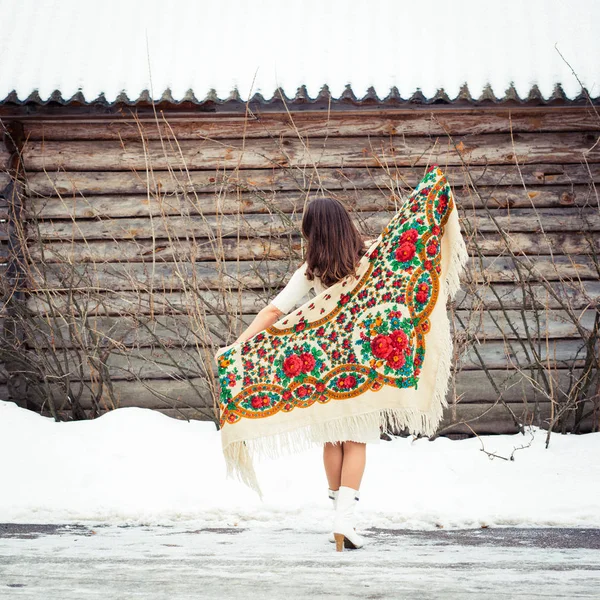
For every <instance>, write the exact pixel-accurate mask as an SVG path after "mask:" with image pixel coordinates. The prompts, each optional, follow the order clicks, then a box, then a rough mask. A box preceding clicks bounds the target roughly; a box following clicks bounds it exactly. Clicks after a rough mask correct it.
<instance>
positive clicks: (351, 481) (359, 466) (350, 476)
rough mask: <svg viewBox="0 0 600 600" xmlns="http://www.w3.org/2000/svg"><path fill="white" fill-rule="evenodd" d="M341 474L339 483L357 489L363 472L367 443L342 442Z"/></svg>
mask: <svg viewBox="0 0 600 600" xmlns="http://www.w3.org/2000/svg"><path fill="white" fill-rule="evenodd" d="M342 446H343V447H342V452H343V461H342V476H341V478H340V485H343V486H345V487H349V488H352V489H353V490H358V489H359V488H360V482H361V480H362V476H363V473H364V472H365V463H366V461H367V444H365V443H363V442H349V441H348V442H342Z"/></svg>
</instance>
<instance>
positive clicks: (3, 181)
mask: <svg viewBox="0 0 600 600" xmlns="http://www.w3.org/2000/svg"><path fill="white" fill-rule="evenodd" d="M10 181H11V179H10V175H9V174H8V173H7V172H6V171H3V170H2V169H0V190H3V189H4V188H5V187H6V186H7V185H8V184H9V183H10Z"/></svg>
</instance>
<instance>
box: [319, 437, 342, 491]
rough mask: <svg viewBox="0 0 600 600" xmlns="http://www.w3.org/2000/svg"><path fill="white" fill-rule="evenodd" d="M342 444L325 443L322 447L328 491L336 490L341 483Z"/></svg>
mask: <svg viewBox="0 0 600 600" xmlns="http://www.w3.org/2000/svg"><path fill="white" fill-rule="evenodd" d="M342 459H343V453H342V444H332V443H330V442H327V443H326V444H325V445H324V446H323V464H324V465H325V474H326V475H327V482H328V483H329V489H331V490H338V489H339V487H340V484H341V481H342Z"/></svg>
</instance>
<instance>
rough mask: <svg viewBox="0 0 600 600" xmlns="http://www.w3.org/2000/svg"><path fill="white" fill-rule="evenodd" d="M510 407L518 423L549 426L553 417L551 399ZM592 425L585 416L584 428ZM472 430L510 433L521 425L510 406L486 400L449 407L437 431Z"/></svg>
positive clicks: (589, 419)
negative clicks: (488, 402)
mask: <svg viewBox="0 0 600 600" xmlns="http://www.w3.org/2000/svg"><path fill="white" fill-rule="evenodd" d="M509 407H510V410H511V411H512V413H514V415H515V416H516V418H517V420H518V423H520V424H522V425H524V426H527V425H535V426H537V427H541V428H543V429H546V430H547V429H548V426H549V423H550V417H551V412H550V410H551V409H550V403H549V402H545V403H538V404H537V405H533V404H529V405H525V404H523V403H514V404H510V405H509ZM572 422H573V421H572V417H571V419H570V420H569V421H568V424H569V429H568V430H569V431H570V427H571V425H572ZM467 423H468V424H467ZM592 426H593V422H592V419H591V418H588V419H586V420H585V422H584V423H583V427H582V428H581V432H582V433H587V432H589V431H591V430H592ZM473 431H475V432H476V433H478V434H486V433H495V434H510V433H518V431H519V427H518V425H516V424H515V423H514V420H513V418H512V416H511V412H510V411H509V410H508V408H506V407H505V406H503V405H501V404H497V405H495V406H492V407H490V406H488V405H486V404H464V405H460V404H459V405H458V406H457V407H456V410H450V409H449V408H448V409H446V410H445V412H444V417H443V419H442V421H441V423H440V425H439V427H438V430H437V432H436V433H437V435H446V434H450V433H468V434H472V432H473Z"/></svg>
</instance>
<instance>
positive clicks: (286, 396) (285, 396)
mask: <svg viewBox="0 0 600 600" xmlns="http://www.w3.org/2000/svg"><path fill="white" fill-rule="evenodd" d="M281 397H282V398H283V399H284V400H289V399H290V398H291V397H292V392H290V390H285V391H284V392H283V394H281Z"/></svg>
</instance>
